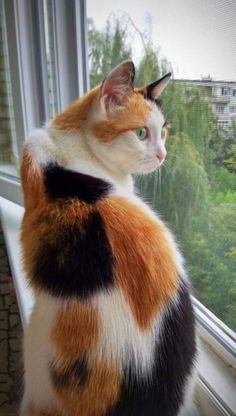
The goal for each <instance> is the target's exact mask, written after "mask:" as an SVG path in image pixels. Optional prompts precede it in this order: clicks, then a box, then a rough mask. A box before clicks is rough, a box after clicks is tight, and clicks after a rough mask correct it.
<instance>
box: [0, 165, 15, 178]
mask: <svg viewBox="0 0 236 416" xmlns="http://www.w3.org/2000/svg"><path fill="white" fill-rule="evenodd" d="M0 175H4V176H7V177H9V176H10V177H13V178H14V179H17V178H19V171H18V170H17V168H16V167H15V165H13V163H9V162H2V161H0Z"/></svg>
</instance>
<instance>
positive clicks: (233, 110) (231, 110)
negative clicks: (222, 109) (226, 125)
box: [229, 105, 236, 114]
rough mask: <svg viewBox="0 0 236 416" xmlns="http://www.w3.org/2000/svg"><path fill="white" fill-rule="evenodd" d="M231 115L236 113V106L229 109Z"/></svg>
mask: <svg viewBox="0 0 236 416" xmlns="http://www.w3.org/2000/svg"><path fill="white" fill-rule="evenodd" d="M229 111H230V113H233V114H234V113H236V105H231V106H230V108H229Z"/></svg>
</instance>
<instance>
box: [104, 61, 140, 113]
mask: <svg viewBox="0 0 236 416" xmlns="http://www.w3.org/2000/svg"><path fill="white" fill-rule="evenodd" d="M134 75H135V68H134V64H133V62H132V61H126V62H122V63H121V64H120V65H118V66H116V67H115V68H114V69H113V70H112V71H111V72H110V73H109V74H108V75H107V76H106V78H105V79H104V81H103V83H102V85H101V91H100V99H101V100H103V103H104V105H105V108H106V111H107V113H108V114H112V113H114V111H115V110H116V109H117V108H118V107H120V106H123V105H125V104H126V102H127V94H128V93H129V92H130V91H132V90H133V82H134Z"/></svg>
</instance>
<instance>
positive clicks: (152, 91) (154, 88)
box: [145, 72, 171, 101]
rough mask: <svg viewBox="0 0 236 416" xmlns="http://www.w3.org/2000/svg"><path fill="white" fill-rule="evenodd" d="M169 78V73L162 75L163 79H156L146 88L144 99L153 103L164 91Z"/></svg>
mask: <svg viewBox="0 0 236 416" xmlns="http://www.w3.org/2000/svg"><path fill="white" fill-rule="evenodd" d="M170 78H171V72H169V73H168V74H166V75H164V77H162V78H160V79H158V80H157V81H155V82H153V83H152V84H150V85H147V86H146V94H145V95H146V98H147V99H148V100H152V101H155V100H157V99H158V98H159V97H160V95H161V93H162V91H163V90H164V89H165V87H166V86H167V84H168V83H169V81H170Z"/></svg>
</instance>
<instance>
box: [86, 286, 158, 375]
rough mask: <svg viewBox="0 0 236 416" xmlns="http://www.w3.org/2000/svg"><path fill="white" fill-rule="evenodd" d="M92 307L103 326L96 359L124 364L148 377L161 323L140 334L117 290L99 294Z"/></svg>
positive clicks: (127, 306) (125, 302)
mask: <svg viewBox="0 0 236 416" xmlns="http://www.w3.org/2000/svg"><path fill="white" fill-rule="evenodd" d="M92 304H93V306H94V307H95V308H96V309H97V311H98V316H99V322H100V332H99V339H98V345H97V349H96V352H95V354H96V356H98V357H100V358H104V357H105V359H106V360H108V361H112V360H115V361H117V362H121V363H122V364H123V367H130V368H131V371H132V372H133V373H135V374H136V375H138V376H139V377H148V376H149V374H150V372H151V368H152V364H153V359H154V349H155V342H156V338H157V333H158V331H157V326H158V322H157V321H156V322H155V323H154V325H153V326H152V328H151V329H149V330H146V331H142V330H140V329H139V328H138V326H137V323H136V322H135V320H134V317H133V314H132V312H131V310H130V307H129V305H128V303H127V301H126V300H125V299H124V295H123V294H122V291H121V290H120V289H118V288H115V289H113V290H112V291H110V292H102V293H99V294H98V295H96V296H95V297H94V299H93V301H92Z"/></svg>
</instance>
